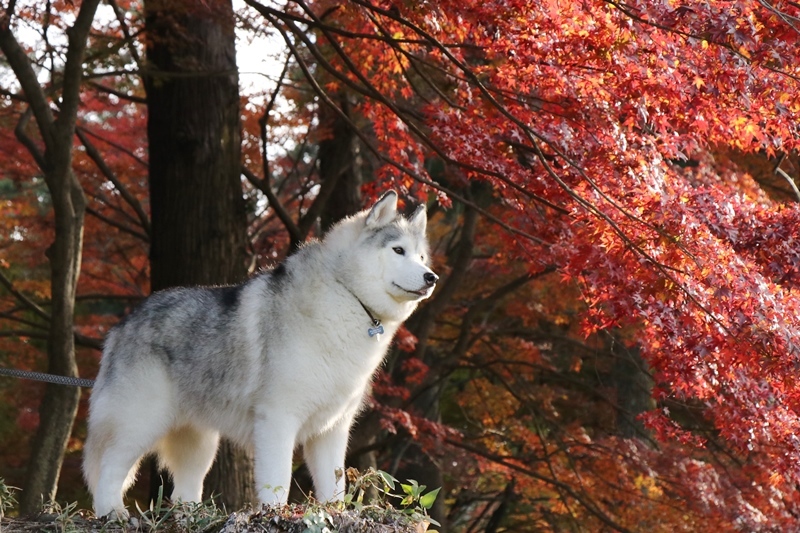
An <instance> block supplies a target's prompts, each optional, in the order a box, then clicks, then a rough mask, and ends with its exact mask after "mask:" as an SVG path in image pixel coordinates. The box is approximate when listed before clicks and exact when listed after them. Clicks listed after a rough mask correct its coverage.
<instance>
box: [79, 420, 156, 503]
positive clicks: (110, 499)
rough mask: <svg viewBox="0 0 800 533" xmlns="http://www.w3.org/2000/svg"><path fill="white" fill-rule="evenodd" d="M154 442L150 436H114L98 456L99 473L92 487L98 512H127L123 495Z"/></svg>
mask: <svg viewBox="0 0 800 533" xmlns="http://www.w3.org/2000/svg"><path fill="white" fill-rule="evenodd" d="M126 437H131V435H126ZM151 446H152V440H151V439H142V438H138V439H137V438H131V439H126V438H121V437H120V436H119V435H117V436H115V437H114V438H112V440H111V441H110V442H109V444H108V445H107V446H106V448H105V450H104V451H103V452H102V457H101V458H100V459H99V468H98V470H99V473H98V475H97V478H96V483H95V486H94V489H93V490H92V493H93V494H94V509H95V514H96V515H97V516H106V515H110V514H112V513H116V514H117V516H119V517H126V516H128V513H127V511H126V510H125V504H124V503H123V500H122V498H123V495H124V494H125V492H126V491H127V490H128V487H130V485H131V484H132V483H133V482H134V480H135V479H136V472H137V471H138V469H139V461H140V460H141V458H142V456H143V455H144V454H145V453H147V451H148V450H149V448H150V447H151Z"/></svg>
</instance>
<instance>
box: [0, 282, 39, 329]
mask: <svg viewBox="0 0 800 533" xmlns="http://www.w3.org/2000/svg"><path fill="white" fill-rule="evenodd" d="M0 285H3V286H4V287H5V288H6V290H8V292H10V293H11V294H12V295H13V296H14V298H16V299H17V300H19V301H20V302H21V303H22V304H23V305H25V307H27V308H28V309H30V310H31V311H33V312H34V313H35V314H37V315H39V317H41V318H43V319H45V320H47V321H48V322H49V321H50V313H48V312H47V311H45V310H44V309H42V308H41V307H39V305H38V304H37V303H36V302H34V301H33V300H31V299H30V298H28V297H27V296H25V295H24V294H22V293H21V292H20V291H18V290H17V289H15V288H14V284H13V283H12V282H11V280H10V279H8V278H7V277H6V275H5V274H3V272H0Z"/></svg>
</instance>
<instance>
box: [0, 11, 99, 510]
mask: <svg viewBox="0 0 800 533" xmlns="http://www.w3.org/2000/svg"><path fill="white" fill-rule="evenodd" d="M98 3H99V0H86V1H84V2H83V3H82V4H81V8H80V11H79V14H78V16H77V18H76V19H75V23H74V25H73V26H72V28H70V29H69V30H68V31H67V34H68V36H69V43H68V48H67V54H66V62H65V65H64V72H63V78H62V80H63V84H62V89H61V95H60V96H61V98H60V102H59V104H60V105H59V114H58V118H55V117H54V115H53V113H52V111H51V109H50V103H49V102H48V100H47V97H46V96H45V93H44V90H43V88H42V87H41V86H40V85H39V82H38V79H37V76H36V73H35V71H34V70H33V68H32V66H31V63H30V59H29V58H28V57H27V55H26V54H25V52H24V51H23V49H22V47H21V46H20V45H19V43H18V42H17V40H16V38H15V37H14V35H13V33H12V29H11V17H12V16H13V15H14V14H13V13H10V12H7V13H5V15H4V17H3V18H2V20H0V49H2V51H3V54H4V55H5V56H6V59H7V61H8V63H9V65H10V66H11V68H12V70H13V71H14V74H15V75H16V77H17V80H18V81H19V83H20V86H21V87H22V90H23V91H24V93H25V96H26V98H27V100H28V104H29V106H30V111H31V113H32V115H33V117H34V118H35V120H36V123H37V126H38V128H39V132H40V134H41V138H42V141H43V142H44V151H43V152H39V149H38V147H37V145H36V143H33V142H30V139H28V138H26V137H25V134H24V132H23V131H22V130H18V135H19V136H20V137H21V138H20V140H21V141H22V142H23V144H25V146H26V147H27V148H28V150H29V151H30V152H31V155H32V156H33V157H34V159H35V160H36V162H37V163H38V164H39V166H40V167H41V170H42V172H43V174H44V178H45V182H46V183H47V188H48V191H49V192H50V197H51V200H52V202H53V211H54V213H55V217H54V227H55V240H54V241H53V244H52V245H51V247H50V248H49V250H48V253H47V256H48V259H49V260H50V285H51V315H50V327H49V333H48V340H47V356H48V371H49V372H51V373H54V374H61V375H65V376H77V375H78V368H77V364H76V363H75V333H74V330H73V317H74V311H75V292H76V289H77V284H78V277H79V275H80V268H81V253H82V250H83V220H84V210H85V207H86V199H85V197H84V195H83V189H82V188H81V186H80V183H79V182H78V180H77V178H76V177H75V174H74V173H73V172H72V145H73V137H74V135H75V122H76V118H77V112H78V104H79V94H80V85H81V78H82V68H83V67H82V64H83V56H84V51H85V50H86V39H87V36H88V34H89V30H90V29H91V24H92V20H93V19H94V13H95V11H96V10H97V5H98ZM12 5H13V4H12ZM10 9H13V8H10ZM79 398H80V391H79V389H77V388H74V387H66V386H59V385H48V387H47V389H46V390H45V395H44V398H43V400H42V404H41V405H40V407H39V418H40V423H39V427H38V429H37V432H36V436H35V437H34V440H33V447H32V450H31V457H30V459H29V462H28V471H27V477H26V482H25V490H24V491H23V492H22V496H21V499H20V511H21V512H22V513H23V514H32V513H36V512H38V511H40V510H41V504H42V502H43V501H50V500H54V499H55V497H56V489H57V486H58V477H59V473H60V472H61V464H62V461H63V457H64V451H65V450H66V446H67V442H68V440H69V436H70V433H71V431H72V423H73V421H74V419H75V413H76V412H77V409H78V400H79Z"/></svg>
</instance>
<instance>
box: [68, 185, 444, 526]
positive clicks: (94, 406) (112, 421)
mask: <svg viewBox="0 0 800 533" xmlns="http://www.w3.org/2000/svg"><path fill="white" fill-rule="evenodd" d="M425 226H426V214H425V209H424V206H420V207H419V208H417V210H416V211H415V212H414V213H413V214H412V215H411V216H410V217H408V218H405V217H403V216H401V215H399V214H398V212H397V194H396V193H395V192H394V191H389V192H387V193H386V194H384V195H383V196H382V197H381V198H380V200H378V202H376V203H375V205H374V206H373V207H372V208H371V209H370V210H366V211H362V212H360V213H358V214H356V215H354V216H352V217H350V218H347V219H345V220H343V221H341V222H339V223H338V224H337V225H336V226H334V227H333V228H332V229H331V230H330V231H329V232H328V234H327V235H326V236H325V237H324V239H323V240H321V241H315V242H312V243H309V244H307V245H305V246H304V247H302V248H301V249H300V250H299V251H298V252H297V253H296V254H294V255H292V256H291V257H289V258H288V259H287V260H286V261H285V262H284V263H283V264H281V265H279V266H278V267H276V268H274V269H272V270H270V271H267V272H264V273H262V274H260V275H258V276H256V277H254V278H252V279H250V280H249V281H247V282H245V283H243V284H241V285H235V286H230V287H215V288H205V287H197V288H176V289H169V290H165V291H162V292H158V293H155V294H153V295H152V296H150V297H149V298H148V299H147V300H145V301H144V302H143V303H142V304H141V306H139V307H138V308H137V309H136V310H135V311H134V312H133V313H131V314H130V315H129V316H128V317H126V318H125V319H124V320H123V321H122V322H121V323H120V324H118V325H117V326H115V327H114V328H113V329H112V330H111V332H110V333H109V334H108V338H107V339H106V343H105V348H104V350H103V357H102V361H101V363H100V372H99V375H98V376H97V382H96V385H95V387H94V391H93V393H92V396H91V401H90V408H89V422H88V424H89V435H88V438H87V440H86V446H85V450H84V465H83V470H84V475H85V477H86V481H87V483H88V485H89V488H90V489H91V491H92V494H93V496H94V508H95V513H96V514H97V516H105V515H109V514H112V513H115V514H116V515H118V516H121V517H123V516H127V512H126V510H125V506H124V504H123V495H124V493H125V491H126V490H127V488H128V487H129V486H130V485H131V483H132V482H133V481H134V479H135V476H136V472H137V469H138V466H139V461H140V460H141V458H142V456H143V455H145V454H147V453H148V452H155V453H156V454H157V455H158V457H159V461H160V463H161V465H162V466H163V467H165V468H166V469H167V470H169V472H170V473H171V474H172V477H173V481H174V486H175V489H174V493H173V499H175V500H182V501H199V500H200V499H201V495H202V489H203V478H204V477H205V475H206V473H207V472H208V470H209V468H210V467H211V463H212V461H213V460H214V456H215V454H216V451H217V444H218V441H219V438H220V435H225V436H227V437H229V438H231V439H232V440H234V441H236V442H238V443H240V444H241V445H243V446H245V447H247V448H248V449H250V450H251V451H252V452H253V454H254V457H255V480H256V488H257V490H258V498H259V500H260V501H261V502H263V503H271V504H284V503H286V498H287V494H288V489H289V485H290V481H291V474H292V471H291V468H292V453H293V451H294V449H295V446H297V445H302V447H303V454H304V456H305V459H306V463H307V465H308V468H309V470H310V471H311V474H312V477H313V480H314V487H315V489H316V496H317V498H318V499H320V500H336V499H341V497H342V495H343V492H344V479H343V476H342V469H343V467H344V459H345V452H346V449H347V440H348V435H349V432H350V427H351V425H352V424H353V419H354V418H355V416H356V414H357V413H358V411H359V409H360V408H361V405H362V402H363V400H364V396H365V394H366V391H367V389H368V387H369V384H370V380H371V378H372V375H373V373H374V372H375V370H376V368H377V367H378V365H380V364H381V361H382V360H383V357H384V355H385V354H386V351H387V349H388V348H389V344H390V343H391V341H392V337H393V336H394V334H395V332H396V331H397V329H398V328H399V327H400V324H401V323H402V322H403V321H404V320H405V319H406V318H408V316H409V315H410V314H411V313H412V312H413V311H414V309H415V308H416V307H417V304H418V303H419V301H420V300H423V299H425V298H427V297H428V296H430V295H431V293H432V292H433V289H434V286H435V285H436V281H437V279H438V277H437V276H436V274H434V273H433V271H432V270H431V269H430V268H428V260H429V258H428V244H427V240H426V237H425Z"/></svg>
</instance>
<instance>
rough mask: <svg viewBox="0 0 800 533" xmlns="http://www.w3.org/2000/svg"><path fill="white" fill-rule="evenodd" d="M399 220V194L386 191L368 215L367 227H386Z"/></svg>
mask: <svg viewBox="0 0 800 533" xmlns="http://www.w3.org/2000/svg"><path fill="white" fill-rule="evenodd" d="M395 218H397V193H396V192H394V191H386V192H385V193H383V196H381V197H380V199H379V200H378V201H377V202H375V205H373V206H372V209H370V210H369V214H368V215H367V221H366V225H367V226H385V225H386V224H389V223H390V222H391V221H393V220H394V219H395Z"/></svg>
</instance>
